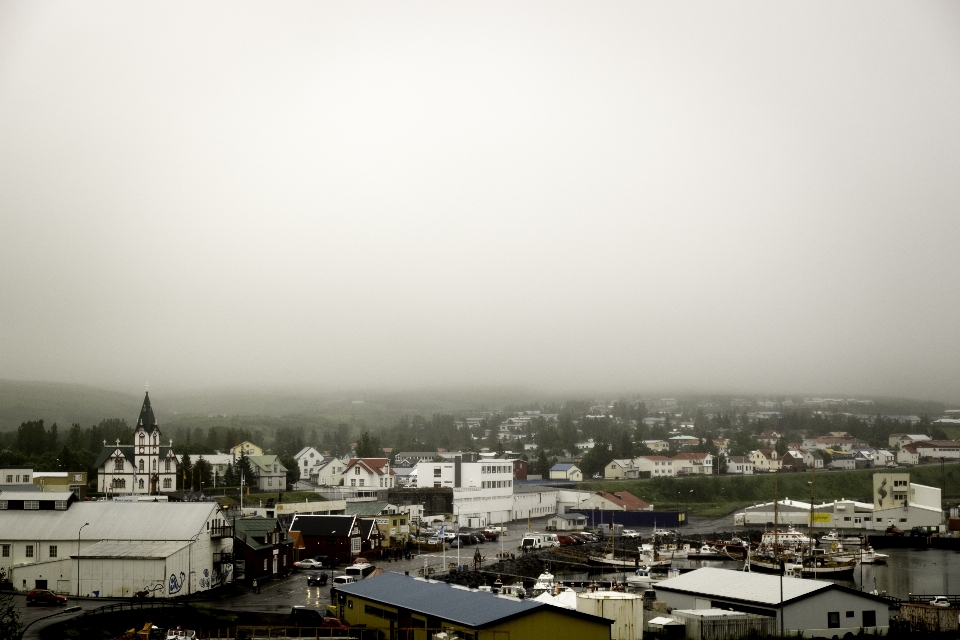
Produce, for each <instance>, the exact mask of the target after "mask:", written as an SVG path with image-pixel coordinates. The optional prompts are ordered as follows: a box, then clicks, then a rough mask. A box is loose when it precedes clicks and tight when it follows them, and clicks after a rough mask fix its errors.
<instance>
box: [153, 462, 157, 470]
mask: <svg viewBox="0 0 960 640" xmlns="http://www.w3.org/2000/svg"><path fill="white" fill-rule="evenodd" d="M153 470H154V471H156V470H157V461H156V460H154V461H153Z"/></svg>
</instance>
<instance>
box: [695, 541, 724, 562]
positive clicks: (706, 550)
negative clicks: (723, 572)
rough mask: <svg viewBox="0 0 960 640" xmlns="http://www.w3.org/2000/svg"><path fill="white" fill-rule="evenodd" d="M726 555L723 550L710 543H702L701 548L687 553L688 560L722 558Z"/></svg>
mask: <svg viewBox="0 0 960 640" xmlns="http://www.w3.org/2000/svg"><path fill="white" fill-rule="evenodd" d="M726 557H727V555H726V554H725V553H724V552H723V550H721V549H718V548H716V547H714V546H712V545H709V544H702V545H700V548H699V549H694V550H692V551H689V552H688V553H687V560H722V559H724V558H726Z"/></svg>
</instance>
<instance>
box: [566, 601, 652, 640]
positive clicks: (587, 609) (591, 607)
mask: <svg viewBox="0 0 960 640" xmlns="http://www.w3.org/2000/svg"><path fill="white" fill-rule="evenodd" d="M577 611H579V612H581V613H589V614H591V615H595V616H600V617H601V618H606V619H607V620H613V624H612V625H610V640H641V638H643V598H641V597H640V596H639V595H637V594H635V593H623V592H621V591H594V592H593V593H578V594H577Z"/></svg>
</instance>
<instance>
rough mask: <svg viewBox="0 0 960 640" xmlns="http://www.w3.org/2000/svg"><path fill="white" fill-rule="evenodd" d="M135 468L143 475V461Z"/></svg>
mask: <svg viewBox="0 0 960 640" xmlns="http://www.w3.org/2000/svg"><path fill="white" fill-rule="evenodd" d="M137 466H138V467H139V468H140V473H143V460H141V461H140V463H139V464H138V465H137Z"/></svg>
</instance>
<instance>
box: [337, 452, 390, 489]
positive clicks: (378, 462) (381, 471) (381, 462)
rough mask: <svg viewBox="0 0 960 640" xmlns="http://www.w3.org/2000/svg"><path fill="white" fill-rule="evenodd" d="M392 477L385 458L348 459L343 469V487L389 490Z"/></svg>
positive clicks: (388, 461) (388, 463)
mask: <svg viewBox="0 0 960 640" xmlns="http://www.w3.org/2000/svg"><path fill="white" fill-rule="evenodd" d="M394 475H395V474H394V473H393V471H392V470H391V469H390V460H388V459H387V458H350V462H348V463H347V465H346V467H344V469H343V486H345V487H357V488H360V487H364V488H368V489H390V488H392V487H393V486H394V482H393V480H394Z"/></svg>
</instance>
